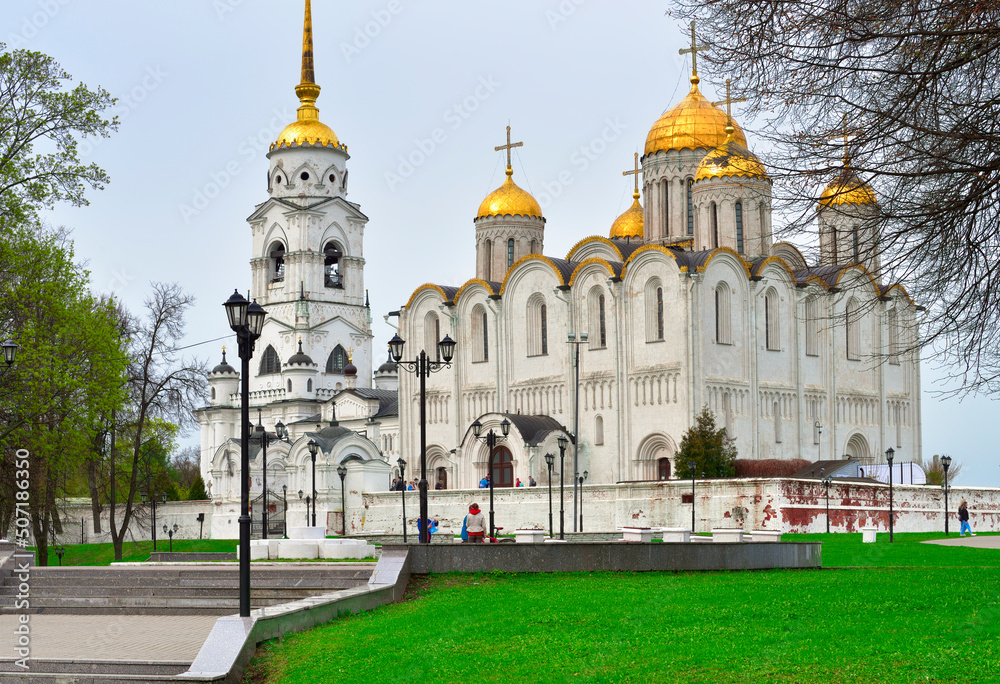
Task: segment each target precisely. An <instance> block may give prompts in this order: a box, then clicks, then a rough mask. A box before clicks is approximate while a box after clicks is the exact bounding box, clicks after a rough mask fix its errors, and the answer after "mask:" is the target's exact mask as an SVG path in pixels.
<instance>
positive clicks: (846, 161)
mask: <svg viewBox="0 0 1000 684" xmlns="http://www.w3.org/2000/svg"><path fill="white" fill-rule="evenodd" d="M855 135H857V134H856V133H851V132H850V131H849V130H847V114H844V118H843V132H842V133H838V134H837V135H835V136H833V137H832V138H829V140H831V141H832V140H840V139H841V138H843V139H844V167H845V168H846V167H848V166H850V165H851V155H850V153H849V152H848V149H847V144H848V143H849V142H850V141H851V138H853V137H854V136H855Z"/></svg>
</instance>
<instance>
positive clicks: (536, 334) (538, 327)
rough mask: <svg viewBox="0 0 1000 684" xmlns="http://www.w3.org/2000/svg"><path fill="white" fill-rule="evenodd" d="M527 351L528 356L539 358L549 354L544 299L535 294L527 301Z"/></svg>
mask: <svg viewBox="0 0 1000 684" xmlns="http://www.w3.org/2000/svg"><path fill="white" fill-rule="evenodd" d="M525 314H526V315H525V321H527V326H526V328H527V343H528V346H527V350H528V354H527V355H528V356H540V355H542V354H548V353H549V340H548V334H549V331H548V320H547V316H546V314H547V311H546V308H545V298H544V297H543V296H542V295H541V294H539V293H535V294H534V295H532V296H531V298H530V299H529V300H528V306H527V311H526V312H525Z"/></svg>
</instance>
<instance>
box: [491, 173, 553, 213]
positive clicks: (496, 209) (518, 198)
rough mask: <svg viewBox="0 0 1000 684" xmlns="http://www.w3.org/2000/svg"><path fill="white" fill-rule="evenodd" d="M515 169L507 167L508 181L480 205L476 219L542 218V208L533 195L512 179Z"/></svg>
mask: <svg viewBox="0 0 1000 684" xmlns="http://www.w3.org/2000/svg"><path fill="white" fill-rule="evenodd" d="M513 175H514V171H513V169H511V168H510V167H509V166H508V167H507V180H505V181H504V182H503V185H501V186H500V187H499V188H497V189H496V190H494V191H493V192H491V193H490V194H488V195H487V196H486V199H484V200H483V203H482V204H480V205H479V213H478V214H477V215H476V218H484V217H487V216H508V215H509V216H537V217H538V218H542V208H541V207H540V206H539V205H538V200H536V199H535V198H534V197H532V196H531V193H529V192H527V191H526V190H522V189H521V188H519V187H518V186H517V184H516V183H514V181H513V180H512V179H511V176H513Z"/></svg>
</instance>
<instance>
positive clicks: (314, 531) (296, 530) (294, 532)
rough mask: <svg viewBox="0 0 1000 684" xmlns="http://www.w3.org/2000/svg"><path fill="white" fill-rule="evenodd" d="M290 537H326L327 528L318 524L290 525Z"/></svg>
mask: <svg viewBox="0 0 1000 684" xmlns="http://www.w3.org/2000/svg"><path fill="white" fill-rule="evenodd" d="M288 538H289V539H325V538H326V529H325V528H323V527H320V526H319V525H317V526H316V527H313V526H311V525H310V526H309V527H289V528H288Z"/></svg>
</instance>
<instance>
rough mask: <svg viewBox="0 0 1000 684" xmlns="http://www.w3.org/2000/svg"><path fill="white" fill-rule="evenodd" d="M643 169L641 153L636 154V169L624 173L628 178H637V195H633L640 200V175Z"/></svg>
mask: <svg viewBox="0 0 1000 684" xmlns="http://www.w3.org/2000/svg"><path fill="white" fill-rule="evenodd" d="M640 171H641V169H640V168H639V153H638V152H636V153H635V168H633V169H632V170H631V171H622V175H623V176H625V177H626V178H628V177H629V176H635V194H634V195H633V196H634V197H635V198H636V199H639V173H640Z"/></svg>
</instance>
